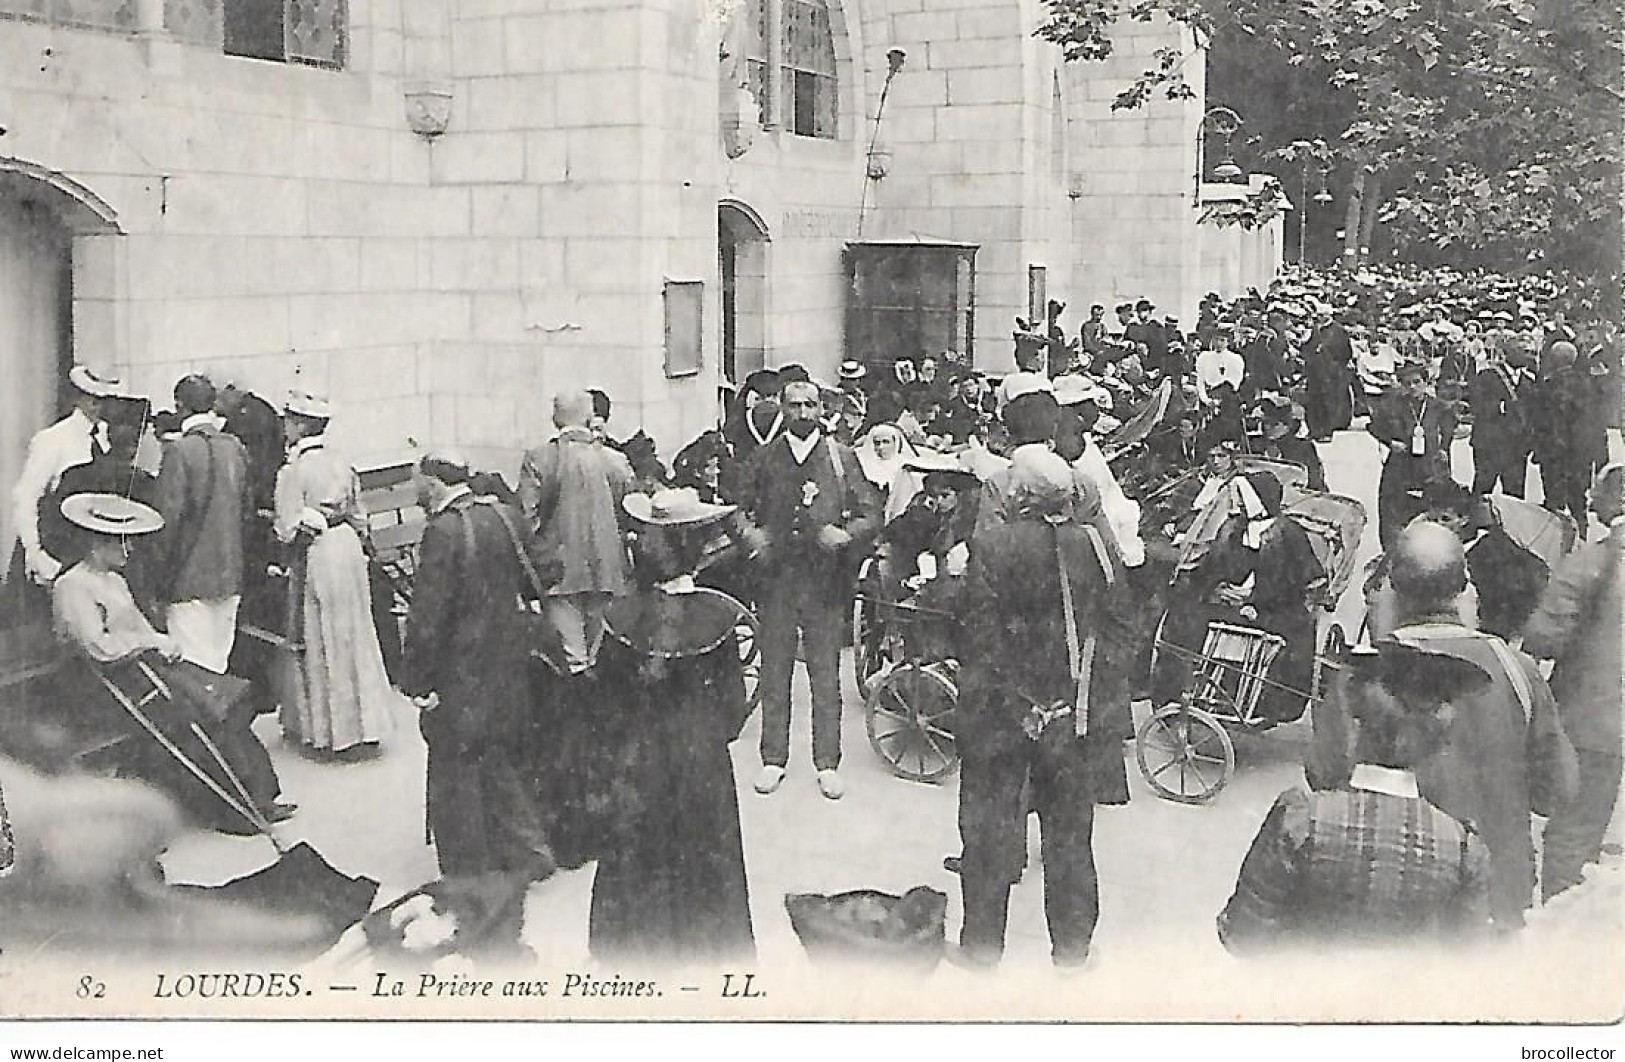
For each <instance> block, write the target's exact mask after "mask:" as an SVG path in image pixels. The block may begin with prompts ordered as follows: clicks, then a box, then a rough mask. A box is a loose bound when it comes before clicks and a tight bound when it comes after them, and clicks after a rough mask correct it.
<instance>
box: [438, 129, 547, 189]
mask: <svg viewBox="0 0 1625 1062" xmlns="http://www.w3.org/2000/svg"><path fill="white" fill-rule="evenodd" d="M432 169H433V173H434V179H435V180H436V181H438V182H444V183H447V184H515V183H518V182H519V181H522V180H524V178H525V138H524V136H523V135H522V134H519V133H455V132H454V133H451V134H449V135H447V136H445V137H442V138H441V140H440V142H439V143H437V144H436V145H435V152H434V159H433V163H432Z"/></svg>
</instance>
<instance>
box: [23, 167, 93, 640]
mask: <svg viewBox="0 0 1625 1062" xmlns="http://www.w3.org/2000/svg"><path fill="white" fill-rule="evenodd" d="M118 233H119V229H118V225H117V223H116V222H115V221H114V216H113V211H112V208H110V207H109V206H108V205H107V204H106V203H104V202H102V201H101V200H100V199H99V198H97V197H96V196H95V195H94V194H92V193H91V192H89V191H88V190H87V189H85V188H83V187H81V186H80V185H79V184H77V183H76V182H74V181H73V180H71V179H70V178H67V177H65V176H63V175H62V174H60V173H56V172H54V171H50V170H46V169H43V168H42V167H39V166H36V165H34V164H33V163H29V162H25V161H23V160H20V159H13V158H5V157H0V380H4V381H5V382H6V386H5V387H4V388H3V389H0V566H4V565H7V564H8V562H9V561H10V559H11V552H12V542H13V536H14V535H15V533H16V527H15V514H14V513H13V512H12V505H11V488H12V486H13V484H15V483H16V482H17V478H18V476H19V474H20V473H21V471H22V467H23V462H24V460H25V459H26V458H27V455H28V444H29V440H30V439H32V438H33V436H34V434H35V433H36V432H38V431H39V430H40V429H41V428H43V427H45V426H46V425H48V424H50V423H51V422H52V421H54V420H56V419H57V418H58V417H60V416H61V415H62V414H63V412H64V411H65V406H66V402H67V398H68V395H67V390H68V388H67V378H68V370H69V368H71V367H72V365H73V362H74V331H75V328H74V317H75V313H74V305H75V299H76V298H78V299H94V300H97V304H98V305H111V300H112V298H113V297H114V295H115V292H113V291H112V290H95V291H89V290H85V291H80V290H76V288H75V282H74V263H75V260H76V259H78V260H80V261H81V264H82V265H83V266H84V268H83V269H82V270H81V272H82V273H83V274H85V275H86V276H87V278H88V277H95V278H97V279H96V280H88V279H87V281H86V282H85V284H95V283H101V284H105V285H111V284H112V283H113V280H112V279H111V278H113V277H114V276H115V275H116V273H117V270H116V269H115V268H113V267H114V264H115V263H114V262H113V260H112V259H113V256H114V255H115V254H116V251H115V247H114V244H113V241H111V240H107V239H95V238H91V237H100V236H116V235H117V234H118ZM85 284H81V285H80V286H81V287H84V286H85ZM105 338H110V337H105ZM86 353H87V355H88V356H87V357H85V359H84V360H86V361H87V362H88V363H90V364H91V365H93V366H94V367H97V368H103V369H105V368H108V367H110V366H111V364H112V363H113V361H114V360H115V357H116V352H115V351H112V350H98V351H95V352H86ZM5 625H6V624H4V623H3V622H0V627H3V626H5Z"/></svg>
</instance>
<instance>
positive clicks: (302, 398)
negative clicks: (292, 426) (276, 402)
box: [283, 391, 333, 420]
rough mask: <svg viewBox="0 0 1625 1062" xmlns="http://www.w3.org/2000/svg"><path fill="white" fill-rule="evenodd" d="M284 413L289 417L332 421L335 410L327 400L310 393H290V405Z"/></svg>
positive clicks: (284, 408) (284, 409)
mask: <svg viewBox="0 0 1625 1062" xmlns="http://www.w3.org/2000/svg"><path fill="white" fill-rule="evenodd" d="M283 411H284V412H285V413H287V414H288V415H289V416H293V417H309V418H310V419H311V420H330V419H332V416H333V408H332V406H331V405H329V404H328V401H327V399H325V398H323V397H321V396H320V395H313V394H311V393H310V392H308V391H289V392H288V404H287V405H286V406H284V407H283Z"/></svg>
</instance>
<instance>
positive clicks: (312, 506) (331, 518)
mask: <svg viewBox="0 0 1625 1062" xmlns="http://www.w3.org/2000/svg"><path fill="white" fill-rule="evenodd" d="M328 416H329V413H328V408H327V404H326V403H325V402H323V401H322V400H321V399H317V398H313V397H312V396H310V395H301V394H296V395H294V396H293V397H292V398H291V399H290V400H289V402H288V407H287V411H286V418H285V421H286V433H287V438H288V443H289V448H288V457H287V461H286V462H285V463H284V464H283V466H282V468H281V470H280V471H279V472H278V473H277V480H276V519H275V528H276V535H277V538H278V539H279V540H280V541H281V542H283V543H285V544H288V545H289V546H290V547H291V549H292V552H293V554H294V557H293V562H292V564H291V565H290V570H291V574H290V577H289V594H290V596H291V598H292V599H291V600H290V603H289V616H290V627H293V628H294V630H292V631H290V632H289V633H290V640H292V641H295V642H300V643H302V644H303V647H304V651H303V653H302V654H301V655H300V657H299V660H300V666H299V668H298V677H297V681H295V682H292V683H290V684H289V685H291V686H292V687H293V688H292V689H291V690H289V691H287V692H286V693H285V694H284V697H283V704H282V712H281V720H282V729H283V732H284V733H285V734H286V735H287V736H288V737H289V738H290V739H292V740H296V741H298V742H299V743H300V744H302V745H303V746H305V748H306V749H308V750H310V751H313V752H316V753H319V754H322V753H325V754H333V755H339V756H342V757H346V758H360V757H365V756H367V755H370V754H373V753H376V752H377V750H378V747H379V744H380V742H381V741H382V739H383V736H384V732H385V729H386V727H387V725H388V721H389V703H390V698H391V696H393V694H392V691H391V689H390V685H389V677H388V675H387V674H386V673H385V671H384V657H383V652H382V650H380V649H379V646H378V632H377V630H376V629H374V627H373V622H372V608H371V595H370V593H369V589H368V584H367V558H366V554H365V552H364V551H363V549H362V541H363V536H365V534H366V533H367V517H366V513H365V512H364V511H363V510H362V508H361V498H360V493H361V487H360V482H359V480H358V478H357V476H356V473H355V470H354V469H353V468H351V467H350V465H349V463H348V462H346V461H344V460H343V459H342V458H341V457H339V456H338V455H337V454H336V453H334V452H333V451H332V450H331V449H330V448H329V447H328V445H327V439H326V437H325V435H324V434H323V432H325V431H326V429H327V422H328Z"/></svg>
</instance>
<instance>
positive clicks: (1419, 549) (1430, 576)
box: [1389, 520, 1467, 615]
mask: <svg viewBox="0 0 1625 1062" xmlns="http://www.w3.org/2000/svg"><path fill="white" fill-rule="evenodd" d="M1389 581H1390V582H1392V583H1393V587H1394V593H1396V594H1398V595H1399V601H1400V609H1401V611H1403V612H1404V613H1406V614H1407V615H1418V614H1421V613H1426V612H1433V611H1437V610H1439V609H1443V608H1449V607H1450V606H1452V605H1453V604H1454V603H1455V600H1456V598H1458V597H1460V596H1461V593H1462V591H1463V590H1465V589H1467V557H1466V554H1465V553H1464V552H1463V550H1462V545H1461V539H1460V538H1459V537H1458V536H1457V535H1456V533H1455V532H1454V531H1452V530H1450V529H1449V528H1448V527H1445V526H1444V525H1443V524H1436V523H1433V522H1432V521H1431V520H1417V521H1416V522H1414V523H1412V524H1411V525H1410V526H1409V527H1407V528H1406V529H1405V530H1404V531H1403V532H1401V533H1400V536H1399V542H1398V544H1396V545H1395V547H1394V555H1393V559H1392V566H1391V568H1390V569H1389Z"/></svg>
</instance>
